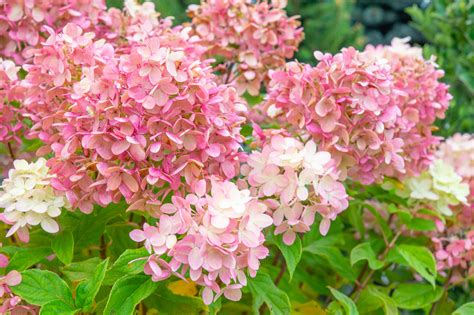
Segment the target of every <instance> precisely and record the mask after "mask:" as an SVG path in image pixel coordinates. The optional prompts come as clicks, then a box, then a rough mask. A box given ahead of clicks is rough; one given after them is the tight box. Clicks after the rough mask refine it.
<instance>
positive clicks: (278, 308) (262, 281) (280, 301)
mask: <svg viewBox="0 0 474 315" xmlns="http://www.w3.org/2000/svg"><path fill="white" fill-rule="evenodd" d="M248 281H249V282H248V286H249V289H250V292H251V293H252V295H253V298H254V303H253V307H254V310H255V311H256V312H257V314H258V309H259V308H260V306H261V305H262V303H263V302H265V303H266V304H267V306H268V308H269V309H270V312H271V313H272V314H274V315H280V314H282V315H286V314H289V313H290V311H291V306H290V299H289V298H288V295H286V293H285V292H284V291H282V290H280V289H279V288H278V287H276V286H275V284H274V283H273V281H272V279H271V278H270V276H269V275H268V274H266V273H263V272H259V273H257V275H256V276H255V278H253V279H248Z"/></svg>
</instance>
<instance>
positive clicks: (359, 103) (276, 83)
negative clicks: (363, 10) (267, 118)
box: [264, 48, 404, 184]
mask: <svg viewBox="0 0 474 315" xmlns="http://www.w3.org/2000/svg"><path fill="white" fill-rule="evenodd" d="M315 56H316V57H317V58H318V59H319V60H320V62H319V64H318V65H317V66H316V67H311V66H310V65H303V64H299V63H297V62H290V63H288V64H287V65H286V68H285V69H284V70H281V71H273V72H271V74H270V76H271V79H272V80H271V82H270V87H269V94H268V98H267V101H266V102H265V104H264V110H265V111H266V112H267V113H268V114H269V115H272V116H277V115H281V116H283V117H284V121H287V122H288V123H290V124H291V125H293V126H294V127H295V128H305V129H306V130H307V131H308V132H309V133H310V134H311V135H312V136H313V139H314V140H315V141H316V142H317V143H318V145H319V146H320V148H321V149H322V150H325V151H328V152H330V153H331V155H332V156H333V158H334V159H335V160H336V161H337V165H338V167H339V168H340V169H341V171H342V174H341V175H342V177H341V178H345V176H346V174H347V175H349V176H350V177H352V178H353V179H356V180H359V181H361V182H363V183H365V184H370V183H372V182H374V181H375V180H377V179H380V178H381V176H383V175H394V174H395V172H404V162H403V158H402V156H401V155H400V154H401V153H402V146H403V140H402V139H400V138H399V137H398V136H397V134H396V133H395V131H396V121H397V119H398V117H399V115H400V110H399V108H398V106H397V104H396V102H395V100H396V99H395V98H394V95H395V91H394V90H393V84H392V75H391V73H390V67H389V66H388V65H387V64H386V63H385V62H384V61H383V60H378V59H375V58H371V57H370V56H368V55H367V54H365V53H360V52H358V51H356V50H355V49H353V48H348V49H343V50H342V51H341V53H339V54H336V55H334V56H332V55H330V54H325V55H322V54H321V53H319V52H316V53H315Z"/></svg>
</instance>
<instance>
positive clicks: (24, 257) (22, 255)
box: [7, 247, 51, 271]
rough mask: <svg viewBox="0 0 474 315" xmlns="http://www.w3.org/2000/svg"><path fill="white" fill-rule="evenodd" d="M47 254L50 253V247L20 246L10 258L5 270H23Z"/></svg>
mask: <svg viewBox="0 0 474 315" xmlns="http://www.w3.org/2000/svg"><path fill="white" fill-rule="evenodd" d="M49 254H51V249H50V248H48V247H37V248H22V249H21V250H19V251H18V252H16V253H15V254H14V255H13V257H12V258H11V259H10V263H9V264H8V267H7V271H11V270H18V271H23V270H25V269H27V268H29V267H31V266H33V265H34V264H36V263H38V262H39V261H41V260H42V259H43V258H45V257H46V256H48V255H49Z"/></svg>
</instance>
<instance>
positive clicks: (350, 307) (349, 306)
mask: <svg viewBox="0 0 474 315" xmlns="http://www.w3.org/2000/svg"><path fill="white" fill-rule="evenodd" d="M328 288H329V290H330V291H331V293H332V295H334V297H335V298H336V300H338V301H339V303H341V305H342V307H343V308H344V311H345V312H346V315H358V314H359V311H358V310H357V307H356V305H355V304H354V302H353V301H352V300H351V299H350V298H349V297H348V296H347V295H345V294H343V293H341V292H339V291H337V290H336V289H334V288H331V287H328Z"/></svg>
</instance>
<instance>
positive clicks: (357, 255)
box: [351, 242, 384, 270]
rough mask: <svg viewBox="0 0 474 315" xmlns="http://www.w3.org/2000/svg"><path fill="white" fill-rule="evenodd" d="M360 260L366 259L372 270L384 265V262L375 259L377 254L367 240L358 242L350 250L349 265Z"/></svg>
mask: <svg viewBox="0 0 474 315" xmlns="http://www.w3.org/2000/svg"><path fill="white" fill-rule="evenodd" d="M361 260H367V262H368V263H369V267H370V269H373V270H378V269H381V268H382V267H383V266H384V263H383V262H382V261H380V260H378V259H377V255H376V254H375V252H374V250H373V249H372V246H371V245H370V243H369V242H366V243H362V244H359V245H357V246H356V247H354V248H353V249H352V251H351V265H354V264H355V263H357V262H359V261H361Z"/></svg>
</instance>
